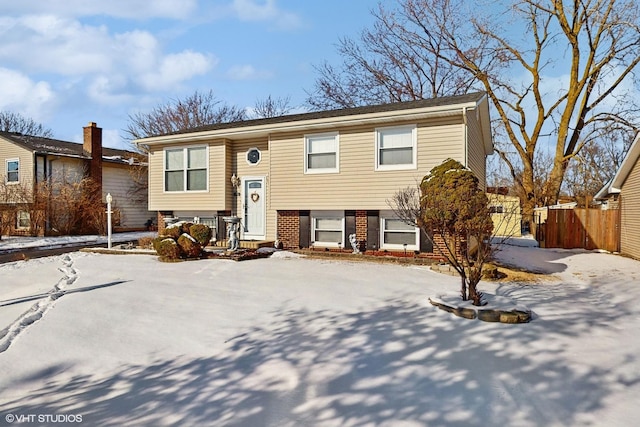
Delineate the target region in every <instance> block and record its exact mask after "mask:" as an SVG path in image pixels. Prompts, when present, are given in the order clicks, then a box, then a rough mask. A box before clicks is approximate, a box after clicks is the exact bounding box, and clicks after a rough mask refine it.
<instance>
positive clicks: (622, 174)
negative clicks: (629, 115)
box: [595, 133, 640, 199]
mask: <svg viewBox="0 0 640 427" xmlns="http://www.w3.org/2000/svg"><path fill="white" fill-rule="evenodd" d="M639 158H640V133H638V134H637V135H636V137H635V139H634V140H633V143H632V144H631V147H629V151H628V152H627V155H626V156H625V157H624V160H622V163H621V164H620V168H618V170H617V171H616V174H615V175H614V176H613V178H612V179H611V181H609V182H608V183H606V184H605V186H604V187H603V188H602V189H600V191H598V193H597V194H596V195H595V198H596V199H603V198H606V196H608V195H609V194H619V193H620V191H621V189H622V185H623V184H624V182H625V181H626V180H627V177H628V176H629V174H630V173H631V171H632V170H633V167H634V166H635V164H636V163H637V162H638V159H639Z"/></svg>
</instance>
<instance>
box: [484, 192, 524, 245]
mask: <svg viewBox="0 0 640 427" xmlns="http://www.w3.org/2000/svg"><path fill="white" fill-rule="evenodd" d="M487 198H488V199H489V213H491V220H492V221H493V235H494V236H509V237H520V236H521V235H522V211H521V209H520V198H519V197H517V196H509V195H506V194H496V193H487Z"/></svg>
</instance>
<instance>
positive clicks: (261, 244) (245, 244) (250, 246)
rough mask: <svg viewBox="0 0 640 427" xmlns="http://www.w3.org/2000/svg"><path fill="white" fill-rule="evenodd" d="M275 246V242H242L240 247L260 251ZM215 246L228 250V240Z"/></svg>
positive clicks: (221, 241) (218, 242)
mask: <svg viewBox="0 0 640 427" xmlns="http://www.w3.org/2000/svg"><path fill="white" fill-rule="evenodd" d="M274 244H275V240H240V243H239V244H238V246H239V247H241V248H244V249H260V248H272V247H273V245H274ZM215 246H216V247H219V248H226V247H227V240H226V239H225V240H218V241H217V242H216V244H215Z"/></svg>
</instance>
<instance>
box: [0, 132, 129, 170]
mask: <svg viewBox="0 0 640 427" xmlns="http://www.w3.org/2000/svg"><path fill="white" fill-rule="evenodd" d="M0 136H1V137H3V138H6V139H8V140H10V141H12V142H13V143H15V144H17V145H20V146H22V147H24V148H26V149H27V150H30V151H33V152H35V153H37V154H53V155H58V156H65V157H79V158H83V159H90V158H91V156H88V155H86V154H85V153H84V150H83V149H82V144H81V143H77V142H69V141H61V140H59V139H52V138H44V137H40V136H31V135H23V134H21V133H14V132H4V131H0ZM140 156H141V155H140V154H138V153H135V152H133V151H128V150H118V149H115V148H108V147H102V157H103V159H104V160H105V161H113V162H117V163H128V159H130V158H132V157H133V158H136V159H138V158H139V157H140Z"/></svg>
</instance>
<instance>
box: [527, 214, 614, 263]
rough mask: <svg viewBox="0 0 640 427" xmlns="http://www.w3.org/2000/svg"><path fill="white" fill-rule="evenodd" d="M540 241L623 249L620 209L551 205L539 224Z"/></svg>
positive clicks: (550, 244)
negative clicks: (543, 221)
mask: <svg viewBox="0 0 640 427" xmlns="http://www.w3.org/2000/svg"><path fill="white" fill-rule="evenodd" d="M540 232H541V233H540V235H539V240H538V241H539V242H540V245H541V246H543V247H546V248H564V249H574V248H584V249H604V250H606V251H609V252H619V251H620V210H619V209H609V210H600V209H549V210H548V215H547V221H546V223H545V224H542V226H541V227H540Z"/></svg>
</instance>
